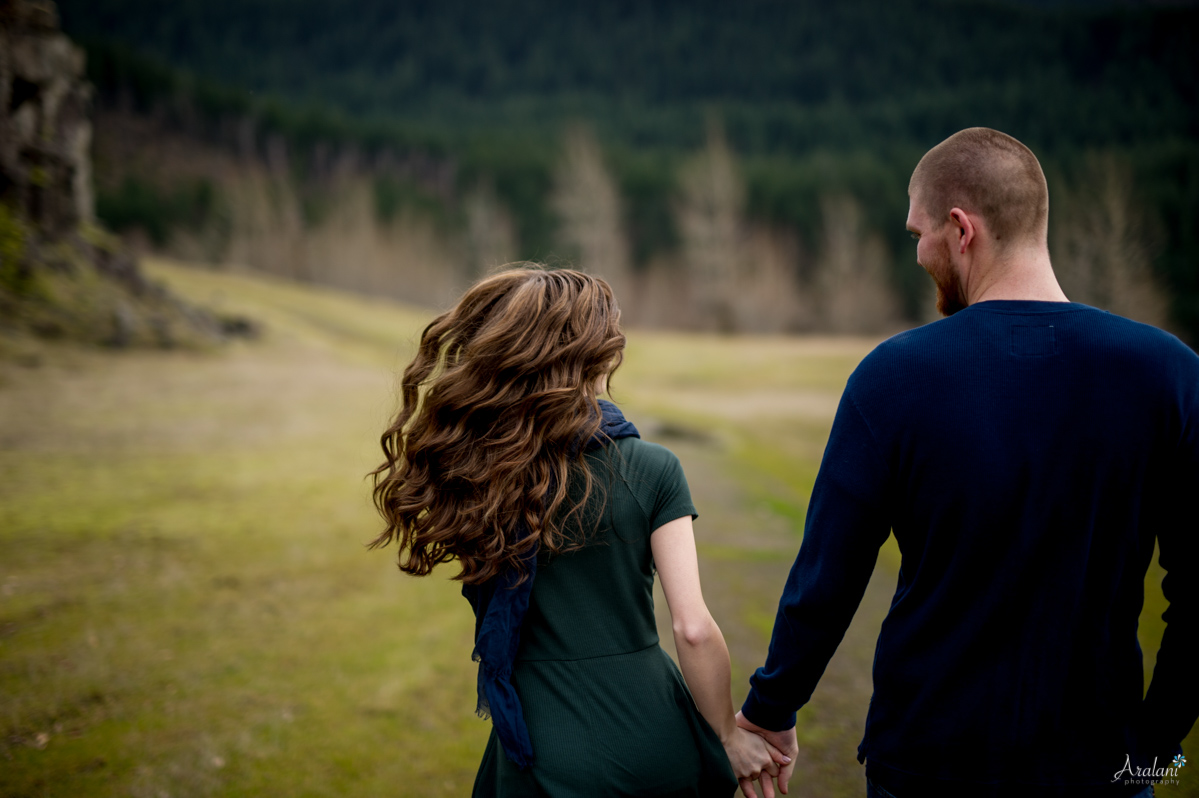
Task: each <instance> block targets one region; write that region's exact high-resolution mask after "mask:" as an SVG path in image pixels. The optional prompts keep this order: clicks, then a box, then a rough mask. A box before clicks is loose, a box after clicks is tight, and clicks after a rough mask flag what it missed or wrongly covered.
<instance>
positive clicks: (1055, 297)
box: [967, 247, 1070, 305]
mask: <svg viewBox="0 0 1199 798" xmlns="http://www.w3.org/2000/svg"><path fill="white" fill-rule="evenodd" d="M980 272H981V274H980V279H979V280H978V282H977V283H976V284H975V285H971V286H969V287H968V289H967V296H968V300H969V301H968V303H967V304H970V305H973V304H976V303H978V302H987V301H990V300H994V299H1018V300H1025V301H1032V302H1069V301H1070V300H1069V299H1067V298H1066V294H1065V293H1064V292H1063V291H1062V288H1061V286H1060V285H1058V282H1057V277H1056V276H1054V274H1053V266H1052V265H1051V264H1050V262H1049V251H1048V250H1047V249H1044V248H1040V247H1038V248H1035V249H1025V250H1021V251H1019V252H1015V253H1012V254H1011V255H1009V256H1008V257H1004V258H1002V259H996V260H995V262H993V263H992V264H990V268H987V269H983V270H980Z"/></svg>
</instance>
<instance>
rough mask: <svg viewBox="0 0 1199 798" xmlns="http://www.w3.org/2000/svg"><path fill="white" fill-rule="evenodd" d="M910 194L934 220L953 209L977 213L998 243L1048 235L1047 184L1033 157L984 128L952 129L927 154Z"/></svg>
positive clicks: (941, 219)
mask: <svg viewBox="0 0 1199 798" xmlns="http://www.w3.org/2000/svg"><path fill="white" fill-rule="evenodd" d="M908 194H909V196H911V197H912V198H914V199H915V198H918V199H917V201H918V202H920V203H921V206H922V208H923V209H924V210H925V211H926V212H927V213H928V214H929V215H930V216H931V217H932V219H933V221H934V222H935V223H937V224H938V225H939V224H943V223H944V222H945V221H947V220H948V218H949V212H950V211H951V210H953V209H954V208H961V209H962V210H964V211H967V212H968V213H975V214H978V215H979V216H981V217H982V218H983V219H984V220H986V223H987V227H988V228H990V231H991V233H992V234H993V235H994V236H995V240H996V242H997V243H998V244H999V245H1000V246H1001V247H1006V246H1007V245H1009V244H1012V243H1016V242H1020V241H1027V240H1030V239H1031V240H1034V241H1043V240H1044V237H1045V234H1046V229H1047V226H1048V220H1049V187H1048V186H1047V185H1046V183H1045V173H1044V172H1042V171H1041V164H1040V162H1038V161H1037V156H1035V155H1033V153H1032V150H1030V149H1029V148H1028V147H1025V146H1024V145H1023V144H1021V143H1020V142H1019V141H1017V140H1016V139H1014V138H1012V137H1011V136H1009V135H1007V134H1006V133H1000V132H999V131H998V130H992V129H991V128H988V127H971V128H967V129H965V130H962V131H959V132H958V133H954V134H953V135H952V136H950V137H949V138H947V139H945V141H942V142H941V143H940V144H938V145H937V146H935V147H933V148H932V149H931V150H929V151H928V152H927V153H925V155H924V157H923V158H921V159H920V163H918V164H917V165H916V171H915V172H913V173H912V180H911V182H910V183H908Z"/></svg>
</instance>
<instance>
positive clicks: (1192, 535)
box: [1139, 370, 1199, 758]
mask: <svg viewBox="0 0 1199 798" xmlns="http://www.w3.org/2000/svg"><path fill="white" fill-rule="evenodd" d="M1193 373H1194V370H1192V374H1193ZM1189 389H1190V390H1189V391H1188V393H1189V396H1188V397H1187V401H1186V402H1185V404H1184V406H1187V405H1189V412H1188V413H1185V414H1184V415H1183V419H1184V422H1183V425H1182V434H1181V436H1180V445H1179V450H1178V460H1177V463H1176V465H1175V468H1174V474H1175V477H1176V479H1177V480H1178V481H1177V482H1176V483H1175V487H1174V490H1173V491H1172V492H1173V493H1174V495H1176V496H1178V497H1179V499H1180V500H1179V502H1178V511H1177V512H1176V514H1175V515H1174V518H1173V519H1170V520H1167V522H1166V523H1165V524H1164V525H1163V527H1162V528H1161V529H1160V530H1159V532H1158V538H1157V544H1158V552H1159V553H1158V562H1159V563H1160V564H1161V566H1162V568H1163V569H1164V570H1165V571H1166V576H1165V578H1164V579H1163V580H1162V593H1163V594H1164V595H1165V598H1166V601H1168V602H1169V607H1167V609H1166V611H1165V612H1164V613H1162V620H1164V621H1165V622H1166V629H1165V632H1164V633H1163V634H1162V642H1161V647H1160V648H1159V649H1158V652H1157V663H1156V664H1155V665H1154V667H1153V679H1152V681H1150V683H1149V690H1148V692H1147V693H1146V694H1145V701H1144V703H1143V704H1142V712H1141V723H1140V729H1139V738H1140V745H1141V748H1142V751H1143V752H1144V753H1145V754H1146V755H1148V756H1154V755H1157V756H1162V757H1167V758H1168V757H1170V756H1173V755H1174V754H1177V753H1179V752H1180V751H1181V750H1182V741H1183V738H1185V737H1186V736H1187V734H1188V733H1189V732H1190V730H1191V727H1192V726H1194V725H1195V720H1196V718H1197V717H1199V691H1196V690H1195V689H1194V677H1195V674H1196V673H1199V646H1196V645H1195V640H1196V638H1199V522H1196V520H1195V518H1196V516H1195V514H1194V513H1193V512H1190V511H1189V509H1190V503H1191V502H1193V501H1194V500H1193V498H1191V497H1193V496H1195V495H1196V493H1197V492H1199V388H1197V387H1196V384H1195V382H1193V381H1189Z"/></svg>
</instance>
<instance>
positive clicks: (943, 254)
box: [924, 241, 966, 316]
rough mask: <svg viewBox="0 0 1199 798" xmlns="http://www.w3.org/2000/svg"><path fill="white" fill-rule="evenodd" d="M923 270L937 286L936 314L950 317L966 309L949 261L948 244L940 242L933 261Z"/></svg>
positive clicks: (956, 275) (960, 282) (957, 279)
mask: <svg viewBox="0 0 1199 798" xmlns="http://www.w3.org/2000/svg"><path fill="white" fill-rule="evenodd" d="M924 270H925V271H926V272H928V274H929V276H930V277H932V278H933V282H934V283H936V285H937V312H938V313H940V314H941V315H942V316H952V315H953V314H955V313H957V312H958V311H959V310H961V309H962V308H964V307H966V299H965V297H964V296H963V295H962V281H961V278H959V277H958V273H957V271H956V270H955V269H954V268H953V264H952V263H950V261H949V242H948V241H942V242H941V246H940V247H938V248H937V254H936V257H935V259H934V260H933V261H932V262H930V263H928V264H926V265H925V266H924Z"/></svg>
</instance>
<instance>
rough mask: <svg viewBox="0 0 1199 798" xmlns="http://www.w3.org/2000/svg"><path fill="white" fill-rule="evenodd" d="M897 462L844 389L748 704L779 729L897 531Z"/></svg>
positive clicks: (820, 667)
mask: <svg viewBox="0 0 1199 798" xmlns="http://www.w3.org/2000/svg"><path fill="white" fill-rule="evenodd" d="M890 485H891V478H890V470H889V468H888V466H887V464H886V462H885V461H884V459H883V457H882V456H881V454H880V453H879V448H878V444H877V443H876V441H875V439H874V436H873V434H872V433H871V430H870V428H869V426H868V424H867V423H866V420H865V419H864V418H863V416H862V414H861V412H860V411H859V409H858V407H857V405H856V404H855V403H854V401H853V399H852V396H851V393H850V389H848V388H847V389H846V391H845V393H844V394H843V395H842V397H841V404H840V406H839V407H838V409H837V415H836V418H835V420H834V421H833V428H832V432H831V433H830V434H829V441H828V446H827V447H826V448H825V451H824V459H823V460H822V461H821V463H820V471H819V472H818V474H817V476H816V484H815V486H814V487H813V489H812V500H811V503H810V505H809V507H808V515H807V520H806V522H805V526H804V536H803V543H802V544H801V545H800V548H799V554H798V556H797V557H796V559H795V564H794V565H793V566H792V567H791V574H790V576H789V577H788V578H787V584H786V587H785V588H784V590H783V596H782V599H781V600H780V601H779V607H778V613H777V615H776V616H775V621H774V632H773V633H772V635H771V638H770V650H769V653H768V654H767V657H766V664H765V665H764V666H763V667H761V668H758V670H757V671H756V672H755V673H754V674H753V676H752V677H750V680H749V681H750V692H749V697H748V698H746V700H745V704H744V705H743V706H742V708H741V711H742V713H743V714H744V715H745V717H746V718H748V719H749V720H750V721H751V722H753V723H754V724H756V725H758V726H761V727H762V728H764V729H770V730H772V731H782V730H784V729H789V728H791V727H792V726H794V725H795V711H796V710H797V709H799V708H800V707H801V706H803V705H804V704H805V703H807V701H808V699H809V698H811V696H812V691H813V690H815V688H816V683H817V682H818V681H819V680H820V677H821V676H822V675H823V674H824V669H825V667H826V666H827V665H828V661H829V659H830V658H832V656H833V652H834V651H836V649H837V646H838V645H839V644H840V642H841V638H842V637H844V635H845V630H846V629H847V628H849V622H850V621H851V620H852V619H853V614H854V612H856V611H857V608H858V604H859V603H861V600H862V595H863V594H864V593H865V592H866V585H867V583H868V582H869V581H870V574H871V573H872V572H873V571H874V565H875V562H876V560H877V559H878V549H879V547H880V546H881V545H882V544H883V541H885V540H886V539H887V535H888V534H890V531H891V523H890V513H889V505H890V501H889V491H890Z"/></svg>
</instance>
